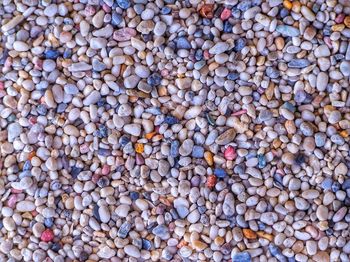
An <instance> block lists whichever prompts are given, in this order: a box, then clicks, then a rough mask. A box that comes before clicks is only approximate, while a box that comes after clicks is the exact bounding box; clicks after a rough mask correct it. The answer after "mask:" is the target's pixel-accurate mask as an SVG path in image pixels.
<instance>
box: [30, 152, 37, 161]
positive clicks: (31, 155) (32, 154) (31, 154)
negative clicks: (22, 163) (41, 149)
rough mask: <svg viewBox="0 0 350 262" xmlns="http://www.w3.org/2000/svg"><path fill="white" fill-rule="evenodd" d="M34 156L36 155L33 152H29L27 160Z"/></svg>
mask: <svg viewBox="0 0 350 262" xmlns="http://www.w3.org/2000/svg"><path fill="white" fill-rule="evenodd" d="M35 155H36V154H35V151H32V152H30V153H29V155H28V159H29V160H32V158H33V157H35Z"/></svg>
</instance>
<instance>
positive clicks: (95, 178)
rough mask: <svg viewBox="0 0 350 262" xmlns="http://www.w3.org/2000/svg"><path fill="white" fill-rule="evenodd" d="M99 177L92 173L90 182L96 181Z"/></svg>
mask: <svg viewBox="0 0 350 262" xmlns="http://www.w3.org/2000/svg"><path fill="white" fill-rule="evenodd" d="M99 178H100V175H98V174H94V175H93V176H92V178H91V180H92V182H94V183H97V181H98V179H99Z"/></svg>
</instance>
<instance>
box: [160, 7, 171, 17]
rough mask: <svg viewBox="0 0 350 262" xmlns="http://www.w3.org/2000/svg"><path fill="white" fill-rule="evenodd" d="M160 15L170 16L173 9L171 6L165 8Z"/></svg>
mask: <svg viewBox="0 0 350 262" xmlns="http://www.w3.org/2000/svg"><path fill="white" fill-rule="evenodd" d="M160 13H161V14H162V15H168V14H170V13H171V8H170V7H169V6H164V7H163V8H162V9H161V10H160Z"/></svg>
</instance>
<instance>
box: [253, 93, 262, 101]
mask: <svg viewBox="0 0 350 262" xmlns="http://www.w3.org/2000/svg"><path fill="white" fill-rule="evenodd" d="M260 98H261V95H260V94H259V93H258V92H256V91H254V92H253V99H254V101H259V100H260Z"/></svg>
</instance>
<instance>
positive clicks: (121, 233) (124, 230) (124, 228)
mask: <svg viewBox="0 0 350 262" xmlns="http://www.w3.org/2000/svg"><path fill="white" fill-rule="evenodd" d="M130 229H131V224H130V223H129V222H128V221H125V222H124V223H123V224H122V225H121V226H120V228H119V230H118V232H117V236H118V237H121V238H126V237H127V235H128V234H129V231H130Z"/></svg>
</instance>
